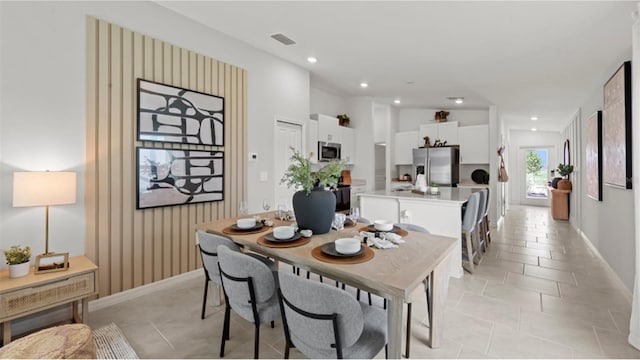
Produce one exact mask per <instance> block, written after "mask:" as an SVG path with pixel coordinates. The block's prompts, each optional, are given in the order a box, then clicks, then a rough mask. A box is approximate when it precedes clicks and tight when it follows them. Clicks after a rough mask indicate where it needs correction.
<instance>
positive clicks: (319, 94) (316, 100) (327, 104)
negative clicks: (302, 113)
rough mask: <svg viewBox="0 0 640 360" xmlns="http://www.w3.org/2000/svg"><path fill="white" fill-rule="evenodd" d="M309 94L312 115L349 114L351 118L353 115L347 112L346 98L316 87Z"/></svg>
mask: <svg viewBox="0 0 640 360" xmlns="http://www.w3.org/2000/svg"><path fill="white" fill-rule="evenodd" d="M311 86H313V84H312V85H311ZM309 94H310V99H309V101H310V105H309V106H310V107H309V109H310V110H309V113H310V114H323V115H328V116H337V115H338V114H344V113H347V114H348V115H349V117H351V114H349V113H348V112H347V100H346V99H345V98H344V97H342V96H338V95H334V94H332V93H330V92H327V91H325V90H322V89H318V88H314V87H312V88H311V89H309Z"/></svg>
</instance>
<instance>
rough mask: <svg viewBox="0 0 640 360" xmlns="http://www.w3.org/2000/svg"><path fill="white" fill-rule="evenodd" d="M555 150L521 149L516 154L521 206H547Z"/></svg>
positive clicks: (541, 147) (536, 147) (540, 148)
mask: <svg viewBox="0 0 640 360" xmlns="http://www.w3.org/2000/svg"><path fill="white" fill-rule="evenodd" d="M555 159H556V157H555V148H554V147H550V146H535V147H522V148H520V149H519V152H518V175H519V176H518V182H519V185H520V186H519V189H520V190H519V193H520V204H521V205H534V206H549V195H550V194H549V188H548V185H547V183H548V182H549V180H551V179H550V171H551V170H552V169H554V168H555V167H554V166H553V165H552V164H555V163H556V162H555Z"/></svg>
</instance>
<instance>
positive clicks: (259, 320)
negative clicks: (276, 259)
mask: <svg viewBox="0 0 640 360" xmlns="http://www.w3.org/2000/svg"><path fill="white" fill-rule="evenodd" d="M218 268H219V269H220V278H221V280H222V290H223V291H224V299H225V302H226V305H225V309H224V324H223V331H222V342H221V344H220V357H223V356H224V345H225V342H226V340H229V328H230V322H231V318H230V317H231V309H233V310H234V311H235V313H236V314H238V315H239V316H240V317H242V318H243V319H245V320H247V321H249V322H252V323H253V324H254V326H255V339H254V358H256V359H257V358H258V354H259V350H260V324H263V323H269V322H270V323H271V327H273V326H274V325H273V322H274V320H277V319H279V318H280V309H279V306H278V293H277V291H276V289H277V288H278V284H277V281H276V279H277V278H276V275H275V274H277V272H275V273H274V272H272V271H271V269H269V267H268V266H267V265H265V264H264V263H263V262H262V261H260V260H258V259H256V258H254V257H251V256H249V255H247V254H243V253H240V252H236V251H233V250H231V249H229V248H228V247H226V246H224V245H220V246H218Z"/></svg>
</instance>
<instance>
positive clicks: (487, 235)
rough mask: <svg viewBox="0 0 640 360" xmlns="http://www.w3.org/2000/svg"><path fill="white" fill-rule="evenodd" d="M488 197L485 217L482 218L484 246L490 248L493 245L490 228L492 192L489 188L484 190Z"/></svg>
mask: <svg viewBox="0 0 640 360" xmlns="http://www.w3.org/2000/svg"><path fill="white" fill-rule="evenodd" d="M482 190H483V191H484V192H485V194H486V196H485V198H486V202H485V207H484V215H483V216H482V220H483V221H482V227H481V230H482V236H484V246H485V247H489V243H491V229H490V228H489V207H490V206H491V196H490V195H491V191H490V190H489V188H488V187H487V188H484V189H482Z"/></svg>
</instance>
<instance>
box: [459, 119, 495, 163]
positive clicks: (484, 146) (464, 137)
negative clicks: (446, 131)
mask: <svg viewBox="0 0 640 360" xmlns="http://www.w3.org/2000/svg"><path fill="white" fill-rule="evenodd" d="M458 135H459V140H460V164H488V163H489V125H477V126H462V127H460V128H458Z"/></svg>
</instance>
